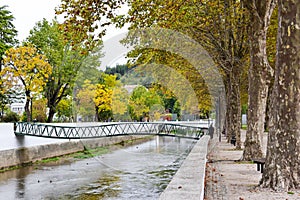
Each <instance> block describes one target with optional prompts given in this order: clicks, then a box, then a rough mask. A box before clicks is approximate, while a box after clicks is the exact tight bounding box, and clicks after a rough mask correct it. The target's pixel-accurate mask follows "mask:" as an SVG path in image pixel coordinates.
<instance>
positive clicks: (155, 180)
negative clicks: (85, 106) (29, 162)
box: [0, 136, 196, 200]
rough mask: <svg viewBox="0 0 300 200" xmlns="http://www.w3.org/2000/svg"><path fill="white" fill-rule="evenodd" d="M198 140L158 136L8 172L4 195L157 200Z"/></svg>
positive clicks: (0, 193)
mask: <svg viewBox="0 0 300 200" xmlns="http://www.w3.org/2000/svg"><path fill="white" fill-rule="evenodd" d="M83 142H84V140H83ZM195 142H196V141H195V140H191V139H183V138H172V137H158V136H156V137H154V139H153V140H150V141H147V142H143V143H141V144H136V145H133V146H129V147H123V148H117V149H115V150H114V151H111V152H109V153H107V154H103V155H101V156H97V157H93V158H88V159H83V160H79V161H75V162H68V163H64V164H59V165H54V164H53V165H49V164H48V165H47V164H45V165H41V166H39V167H36V166H28V167H23V168H21V169H17V170H12V171H8V172H3V173H0V199H5V200H10V199H28V200H29V199H30V200H31V199H143V200H145V199H149V200H150V199H151V200H152V199H157V198H158V197H159V195H160V193H161V192H162V191H163V190H164V189H165V188H166V186H167V185H168V183H169V182H170V180H171V179H172V177H173V175H174V174H175V173H176V171H177V170H178V168H179V167H180V165H181V163H182V162H183V160H184V158H185V157H186V156H187V155H188V153H189V152H190V150H191V149H192V147H193V146H194V144H195Z"/></svg>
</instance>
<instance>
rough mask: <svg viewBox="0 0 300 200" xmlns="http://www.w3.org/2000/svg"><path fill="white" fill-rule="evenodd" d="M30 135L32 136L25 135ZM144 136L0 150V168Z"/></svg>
mask: <svg viewBox="0 0 300 200" xmlns="http://www.w3.org/2000/svg"><path fill="white" fill-rule="evenodd" d="M24 137H30V136H24ZM141 137H143V136H122V137H107V138H99V139H88V140H74V141H66V142H58V143H51V144H42V145H37V146H28V147H18V148H13V149H6V150H1V151H0V157H1V159H0V169H2V168H7V167H11V166H17V165H21V164H26V163H31V162H35V161H38V160H42V159H45V158H51V157H56V156H62V155H66V154H70V153H75V152H78V151H83V150H84V148H85V147H87V148H95V147H101V146H107V145H111V144H117V143H120V142H122V141H128V140H133V139H137V138H141Z"/></svg>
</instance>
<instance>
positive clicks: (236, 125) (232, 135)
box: [225, 66, 241, 149]
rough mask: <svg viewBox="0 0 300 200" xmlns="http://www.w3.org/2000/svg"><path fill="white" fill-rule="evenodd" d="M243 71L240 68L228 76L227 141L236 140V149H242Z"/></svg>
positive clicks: (236, 67)
mask: <svg viewBox="0 0 300 200" xmlns="http://www.w3.org/2000/svg"><path fill="white" fill-rule="evenodd" d="M240 76H241V69H240V68H239V67H238V66H235V67H233V68H232V71H231V72H230V73H228V74H227V75H226V80H225V82H226V83H225V88H226V103H227V104H226V119H225V120H226V121H225V133H226V137H227V141H228V142H231V141H232V140H233V139H234V140H235V144H236V148H237V149H241V98H240Z"/></svg>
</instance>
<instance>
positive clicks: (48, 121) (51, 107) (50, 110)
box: [46, 106, 56, 123]
mask: <svg viewBox="0 0 300 200" xmlns="http://www.w3.org/2000/svg"><path fill="white" fill-rule="evenodd" d="M55 107H56V106H55ZM55 107H54V106H50V107H49V113H48V118H47V121H46V122H47V123H51V122H52V121H53V118H54V115H55V113H56V110H55Z"/></svg>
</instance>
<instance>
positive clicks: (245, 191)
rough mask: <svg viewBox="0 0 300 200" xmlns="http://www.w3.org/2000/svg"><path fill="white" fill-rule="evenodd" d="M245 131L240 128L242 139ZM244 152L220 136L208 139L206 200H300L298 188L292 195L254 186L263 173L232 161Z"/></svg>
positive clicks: (250, 164) (265, 140)
mask: <svg viewBox="0 0 300 200" xmlns="http://www.w3.org/2000/svg"><path fill="white" fill-rule="evenodd" d="M245 135H246V131H242V141H244V140H245ZM263 143H264V148H263V149H264V151H266V144H267V134H265V135H264V140H263ZM242 153H243V151H237V150H235V147H234V146H233V145H231V144H229V143H227V142H226V140H225V137H222V142H221V143H219V142H218V141H217V140H216V139H214V140H212V141H211V142H210V148H209V156H208V163H207V171H206V188H205V193H206V196H205V199H207V200H215V199H222V200H235V199H237V200H248V199H250V200H252V199H261V200H286V199H288V200H296V199H298V200H299V199H300V191H299V190H298V191H293V193H294V194H287V193H275V192H273V191H270V190H268V189H262V188H257V187H256V186H257V185H258V183H259V181H260V179H261V177H262V174H261V173H260V172H258V171H256V164H252V163H250V162H235V161H237V160H239V159H240V158H241V157H242Z"/></svg>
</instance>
